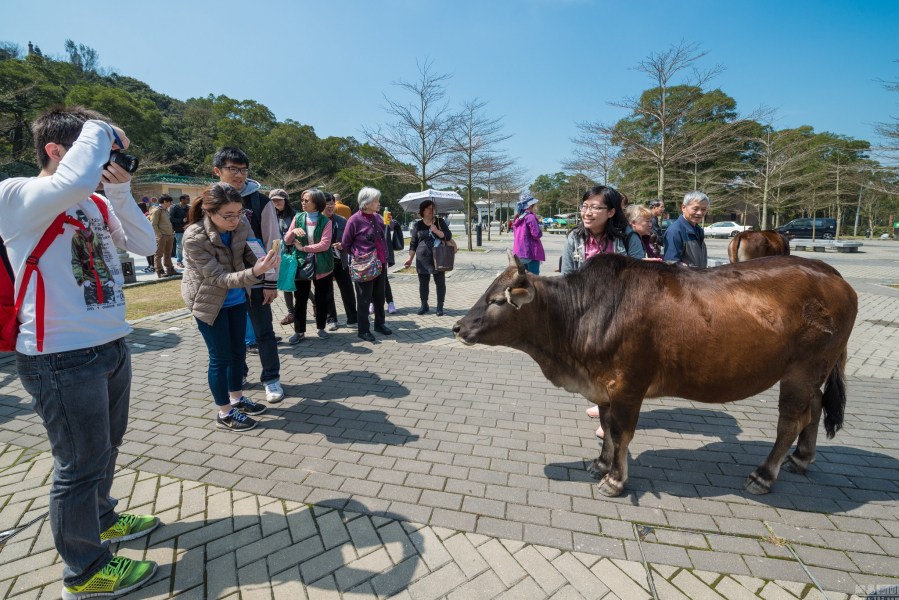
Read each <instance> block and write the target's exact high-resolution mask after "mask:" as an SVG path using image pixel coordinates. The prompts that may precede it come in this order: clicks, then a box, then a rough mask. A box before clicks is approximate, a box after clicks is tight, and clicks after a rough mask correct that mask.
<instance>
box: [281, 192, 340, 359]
mask: <svg viewBox="0 0 899 600" xmlns="http://www.w3.org/2000/svg"><path fill="white" fill-rule="evenodd" d="M300 198H301V202H302V205H303V212H301V213H297V215H296V217H294V220H293V225H292V226H291V227H292V228H291V229H290V230H289V231H288V232H287V233H286V234H285V235H284V243H285V244H288V245H293V247H294V248H296V253H297V261H298V262H299V263H300V264H301V265H302V264H305V262H306V261H308V260H311V261H313V263H314V265H315V269H314V272H315V275H314V278H313V279H311V280H310V279H296V288H297V291H296V296H295V299H296V305H295V306H294V321H293V331H294V333H293V335H292V336H290V339H289V340H288V343H290V344H292V345H293V344H299V343H300V341H301V340H302V339H303V338H305V337H306V305H307V304H308V303H309V294H310V293H311V292H312V286H313V285H315V297H314V298H313V300H312V302H313V303H314V304H315V311H314V312H315V325H316V327H317V328H318V337H320V338H326V337H328V332H327V331H325V325H326V324H327V318H328V300H329V299H330V298H333V297H334V278H333V273H334V255H333V254H332V253H331V237H332V235H331V232H332V231H333V226H332V224H331V219H329V218H328V217H326V216H325V215H323V214H322V211H323V210H325V193H324V192H322V191H321V190H319V189H315V188H312V189H308V190H306V191H304V192H303V195H302V196H300ZM299 273H300V270H299V269H298V270H297V275H299Z"/></svg>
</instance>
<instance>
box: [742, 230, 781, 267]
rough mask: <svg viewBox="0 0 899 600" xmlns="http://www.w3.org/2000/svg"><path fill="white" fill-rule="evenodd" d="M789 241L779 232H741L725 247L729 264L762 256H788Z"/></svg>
mask: <svg viewBox="0 0 899 600" xmlns="http://www.w3.org/2000/svg"><path fill="white" fill-rule="evenodd" d="M789 255H790V239H789V238H788V237H787V236H785V235H784V234H782V233H781V232H779V231H774V230H772V229H766V230H765V231H741V232H740V233H738V234H737V235H735V236H734V237H732V238H731V240H730V244H728V245H727V257H728V258H729V259H730V262H732V263H736V262H746V261H747V260H751V259H753V258H762V257H763V256H789Z"/></svg>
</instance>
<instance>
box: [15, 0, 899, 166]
mask: <svg viewBox="0 0 899 600" xmlns="http://www.w3.org/2000/svg"><path fill="white" fill-rule="evenodd" d="M132 7H135V8H132ZM138 9H139V10H138ZM3 13H4V15H3V16H4V18H3V19H0V40H6V41H12V42H16V43H19V44H20V45H22V46H23V47H24V46H26V45H27V43H28V41H29V40H31V41H33V42H35V43H36V44H37V45H39V46H40V47H41V49H42V50H43V52H44V53H45V54H51V55H62V54H63V44H64V41H65V39H66V38H71V39H73V40H75V41H76V42H79V43H84V44H87V45H89V46H92V47H94V48H96V49H97V50H98V52H99V54H100V60H101V63H102V65H103V66H104V67H109V68H113V69H115V70H117V71H118V72H120V73H122V74H125V75H130V76H132V77H136V78H138V79H141V80H143V81H145V82H147V83H148V84H149V85H150V86H152V87H153V88H154V89H156V90H158V91H160V92H163V93H165V94H168V95H170V96H173V97H175V98H179V99H187V98H190V97H195V96H205V95H207V94H210V93H212V94H216V95H218V94H225V95H227V96H231V97H234V98H238V99H254V100H257V101H259V102H261V103H263V104H265V105H266V106H268V107H269V108H270V109H271V110H272V111H273V112H274V114H275V116H276V117H277V118H278V119H279V120H285V119H288V118H289V119H294V120H296V121H299V122H301V123H305V124H309V125H312V126H313V127H314V128H315V130H316V132H317V133H318V135H319V136H321V137H326V136H329V135H340V136H348V135H352V136H355V137H357V138H358V139H362V134H361V129H362V127H363V125H369V126H371V125H377V124H378V123H382V122H384V121H385V120H386V118H387V117H386V115H385V113H384V112H383V109H382V107H383V105H384V101H383V95H384V94H385V93H386V94H388V95H390V96H391V97H394V98H399V97H400V95H399V91H398V90H397V89H396V88H395V87H393V86H392V85H391V83H392V82H394V81H397V80H411V79H414V78H415V77H416V76H417V70H416V59H418V60H425V59H428V60H431V61H433V67H434V70H435V71H437V72H448V73H452V74H453V77H452V79H451V80H450V81H449V82H448V84H447V98H448V99H449V100H450V101H451V103H452V104H454V105H459V104H461V103H462V102H464V101H466V100H471V99H474V98H475V97H478V98H480V99H482V100H485V101H487V103H488V104H487V113H488V115H489V116H492V117H502V118H503V122H504V125H505V130H506V132H507V133H509V134H512V136H513V137H512V138H511V139H509V140H508V141H507V142H506V143H505V146H506V148H507V150H508V152H509V154H510V155H512V156H514V157H516V158H517V159H518V161H519V164H520V165H521V166H522V167H524V168H525V169H526V170H527V172H528V173H530V174H531V176H532V177H533V176H536V175H538V174H540V173H551V172H555V171H558V170H560V169H561V165H560V163H561V162H562V161H564V160H565V159H566V158H568V157H569V156H570V154H571V151H572V145H571V142H570V138H571V137H573V136H574V135H575V134H576V130H575V122H577V121H584V120H589V121H608V122H614V121H616V120H617V119H619V118H621V117H622V116H624V114H623V112H622V111H621V110H620V109H616V108H613V107H610V106H609V105H608V102H609V101H614V100H620V99H622V98H624V97H626V96H633V95H637V94H639V93H640V92H641V91H642V90H644V89H646V88H648V87H650V85H651V84H650V82H649V81H648V80H647V79H645V77H644V76H643V75H642V74H640V73H637V72H635V71H634V70H633V69H632V67H633V66H634V65H635V64H636V63H637V62H638V61H639V60H640V59H641V58H643V57H645V56H646V55H647V54H649V53H650V52H658V51H661V50H664V49H665V48H667V47H668V46H669V45H671V44H673V43H677V42H679V41H681V40H685V41H687V42H696V43H698V44H700V45H701V48H702V49H703V50H705V51H707V52H708V55H707V56H706V58H704V59H703V61H702V62H701V63H700V64H701V65H702V66H708V67H710V66H713V65H715V64H721V65H723V66H724V67H725V69H726V70H725V71H724V72H723V73H722V74H721V75H719V76H718V77H717V78H716V79H715V80H714V81H713V82H712V83H713V85H715V86H717V87H720V88H721V89H722V90H723V91H724V92H726V93H727V94H729V95H731V96H732V97H734V98H735V99H736V100H737V106H738V110H740V111H741V112H749V111H751V110H753V109H755V108H757V107H759V106H760V105H765V106H769V107H774V108H776V109H777V115H778V120H777V122H776V125H777V126H779V127H794V126H798V125H803V124H808V125H812V126H813V127H814V128H815V129H816V130H818V131H833V132H835V133H839V134H844V135H849V136H853V137H857V138H863V139H869V140H874V131H873V126H874V123H876V122H879V121H886V120H889V119H890V117H891V116H899V94H896V93H890V92H888V91H886V90H884V89H883V87H882V86H881V84H880V83H879V81H878V80H879V79H886V80H896V79H899V63H897V62H895V61H897V60H899V35H897V31H899V2H896V1H895V0H893V1H874V0H872V1H864V0H861V1H852V2H850V1H846V2H829V1H823V2H792V1H787V0H780V1H773V2H769V1H764V2H741V3H735V2H725V1H698V0H697V1H690V0H681V1H678V2H675V1H653V2H650V1H643V0H631V1H591V0H480V1H469V0H454V1H437V0H420V1H416V0H377V1H374V0H372V1H362V0H358V1H342V0H331V1H328V2H321V1H319V2H310V1H306V0H292V1H287V0H283V1H282V0H277V1H276V0H271V1H269V0H257V1H256V2H246V1H244V2H237V1H231V0H224V1H219V2H208V1H203V0H200V1H190V0H188V1H180V2H174V1H171V0H158V1H157V2H141V3H120V2H112V3H110V2H102V3H101V2H96V1H94V0H79V1H78V2H72V1H71V0H66V1H65V2H62V1H57V0H50V1H47V0H44V1H42V2H30V3H25V2H22V1H15V2H9V3H7V4H6V6H5V7H4V8H3Z"/></svg>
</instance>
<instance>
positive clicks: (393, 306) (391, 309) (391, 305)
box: [387, 302, 396, 314]
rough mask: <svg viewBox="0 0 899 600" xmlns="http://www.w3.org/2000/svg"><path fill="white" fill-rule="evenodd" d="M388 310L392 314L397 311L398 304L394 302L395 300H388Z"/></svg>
mask: <svg viewBox="0 0 899 600" xmlns="http://www.w3.org/2000/svg"><path fill="white" fill-rule="evenodd" d="M387 312H389V313H390V314H393V313H395V312H396V304H394V303H393V302H388V303H387Z"/></svg>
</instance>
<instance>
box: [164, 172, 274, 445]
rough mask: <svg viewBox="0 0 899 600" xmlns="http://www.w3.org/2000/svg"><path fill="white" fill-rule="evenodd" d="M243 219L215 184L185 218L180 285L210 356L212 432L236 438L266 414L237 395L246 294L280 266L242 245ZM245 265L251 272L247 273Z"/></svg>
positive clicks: (236, 203) (232, 197)
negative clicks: (213, 406) (215, 429)
mask: <svg viewBox="0 0 899 600" xmlns="http://www.w3.org/2000/svg"><path fill="white" fill-rule="evenodd" d="M243 215H244V212H243V200H242V198H241V196H240V191H238V190H237V189H235V188H233V187H231V186H230V185H228V184H227V183H217V184H215V185H212V186H210V187H209V188H207V189H206V190H204V191H203V194H202V196H200V197H199V198H197V199H196V200H195V201H194V203H193V205H192V206H191V207H190V212H189V213H188V217H187V221H188V223H189V226H188V227H187V228H186V229H185V231H184V265H185V266H184V274H183V279H182V280H181V296H182V297H183V298H184V302H185V304H187V308H188V309H189V310H190V311H191V313H192V314H193V316H194V318H195V319H196V321H197V327H198V328H199V329H200V335H201V336H203V341H204V342H206V348H207V349H208V350H209V368H208V371H207V376H208V380H209V389H210V391H211V392H212V398H213V400H214V401H215V404H216V406H217V407H218V410H217V411H216V418H215V421H216V426H217V427H220V428H222V429H230V430H231V431H234V432H236V433H242V432H244V431H249V430H250V429H253V428H254V427H255V426H256V421H255V420H253V419H252V418H250V417H251V416H255V415H260V414H262V413H263V412H265V410H266V407H265V405H263V404H261V403H258V402H253V401H252V400H250V399H249V398H247V397H245V396H244V395H243V392H242V391H241V390H242V386H241V379H242V377H243V364H244V360H245V358H246V352H247V348H246V344H245V342H244V332H245V330H246V324H247V288H249V287H251V286H253V285H256V284H258V283H260V282H261V281H262V278H263V275H264V274H265V272H266V271H269V270H271V269H274V268H275V267H277V266H278V264H279V263H280V261H281V256H280V254H279V253H278V252H276V251H270V252H268V253H267V254H266V255H265V256H263V257H262V258H258V259H257V257H256V255H255V254H254V253H253V251H252V249H250V248H249V247H248V246H247V243H246V242H247V238H248V237H249V235H250V233H251V231H252V230H251V229H250V224H249V222H248V221H247V220H246V218H244V216H243ZM247 264H251V265H253V266H252V267H251V268H249V269H248V268H245V266H244V265H247Z"/></svg>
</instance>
